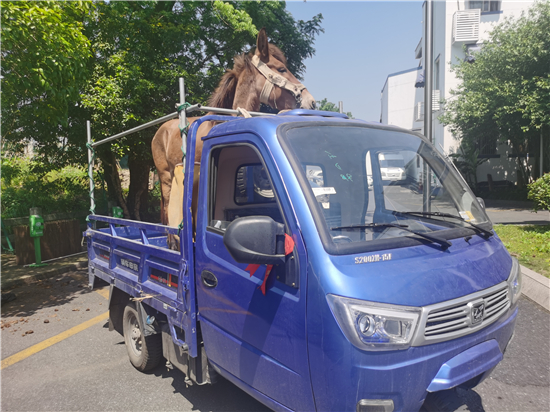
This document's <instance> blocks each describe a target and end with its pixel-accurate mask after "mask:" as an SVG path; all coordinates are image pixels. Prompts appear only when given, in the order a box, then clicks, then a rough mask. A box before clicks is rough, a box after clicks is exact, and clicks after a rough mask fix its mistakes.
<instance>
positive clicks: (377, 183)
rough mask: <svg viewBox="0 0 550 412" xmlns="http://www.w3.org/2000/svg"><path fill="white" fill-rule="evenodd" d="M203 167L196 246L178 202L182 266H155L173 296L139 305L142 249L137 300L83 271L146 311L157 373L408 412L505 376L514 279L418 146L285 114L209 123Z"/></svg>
mask: <svg viewBox="0 0 550 412" xmlns="http://www.w3.org/2000/svg"><path fill="white" fill-rule="evenodd" d="M219 117H221V116H217V117H211V118H212V119H218V118H219ZM197 128H198V125H196V126H193V127H192V128H191V132H190V139H189V142H188V150H187V153H188V156H189V157H190V158H193V147H194V143H193V133H196V129H197ZM202 150H203V155H202V163H201V165H200V187H199V190H198V205H199V207H198V209H197V221H196V234H195V235H194V236H193V233H192V231H191V230H189V228H191V227H192V226H191V224H190V219H191V217H190V206H191V193H190V189H189V188H186V190H187V192H186V194H185V195H184V204H183V205H182V207H183V208H184V213H185V214H186V216H187V217H186V219H187V220H186V223H185V225H187V226H185V225H184V227H183V229H181V232H180V237H181V239H182V244H181V251H180V259H179V260H178V258H177V257H176V252H172V251H168V250H165V245H164V244H163V243H162V241H161V240H159V241H158V243H157V244H158V245H159V246H158V248H160V249H162V253H164V254H165V255H164V257H163V259H164V260H165V261H166V260H168V258H167V257H166V254H170V253H173V254H174V256H173V257H174V260H173V262H174V263H173V265H172V266H171V267H172V268H173V269H171V270H172V271H175V272H177V273H175V274H176V275H177V276H174V278H172V277H171V276H170V277H168V278H167V279H168V282H172V281H173V285H174V286H173V288H174V289H172V290H171V291H169V289H170V286H169V285H168V286H167V285H162V284H160V283H159V284H158V285H157V284H156V283H155V282H154V281H153V283H154V284H155V285H156V286H155V289H154V290H153V289H151V288H150V289H148V288H147V285H146V283H145V282H144V281H143V280H148V281H150V280H151V273H156V274H157V276H158V275H159V273H158V271H159V270H160V268H161V267H160V266H159V265H158V262H159V259H157V258H154V256H153V255H154V254H155V253H157V252H152V251H151V250H150V249H148V248H144V247H143V245H141V246H139V247H138V246H137V243H139V241H138V242H137V243H136V246H135V247H134V250H136V251H137V252H135V256H136V258H135V259H134V260H136V259H137V260H138V261H139V262H141V264H140V265H139V268H136V269H137V274H136V276H137V277H136V278H135V279H133V283H132V282H130V283H129V282H128V281H127V280H125V279H124V278H123V277H122V275H123V274H124V270H125V269H124V268H122V270H119V271H118V272H116V271H113V270H107V269H106V268H105V260H103V261H102V260H101V257H98V256H96V255H94V254H93V253H92V254H91V255H90V267H91V268H94V267H95V268H96V272H95V273H100V274H101V276H102V278H103V279H105V280H108V281H109V282H111V284H114V285H115V286H116V285H130V286H120V289H121V290H123V293H124V296H123V298H122V299H118V300H117V299H114V300H113V302H115V303H117V304H119V305H121V303H120V302H122V303H124V302H125V301H124V299H125V298H126V296H125V295H127V296H128V297H132V296H143V294H149V296H151V297H150V298H147V299H145V300H143V301H142V304H143V306H144V307H145V308H144V309H143V310H144V311H146V312H147V313H148V316H153V315H154V316H156V320H157V324H155V323H154V322H153V323H152V325H150V326H151V328H150V330H149V333H150V334H152V335H154V334H155V333H158V334H163V337H164V336H166V339H163V345H168V346H170V349H169V350H168V349H166V348H165V347H163V353H164V356H165V357H166V358H167V359H168V360H170V361H172V362H173V363H177V362H178V359H180V362H181V364H182V365H183V364H185V362H187V367H185V366H182V367H180V369H182V370H183V371H184V372H185V371H187V373H189V374H190V373H191V372H190V371H191V370H193V371H196V370H198V369H202V370H203V371H205V372H204V374H203V375H204V377H205V378H204V379H203V380H202V381H200V382H199V383H206V382H209V379H207V378H206V376H207V375H208V376H214V374H220V375H222V376H224V377H225V378H226V379H228V380H230V381H231V382H233V383H234V384H236V385H237V386H239V387H240V388H241V389H243V390H245V391H246V392H247V393H249V394H251V395H252V396H254V397H255V398H256V399H258V400H260V401H261V402H263V403H264V404H266V405H267V406H269V407H270V408H272V409H274V410H285V411H287V410H304V411H306V410H307V411H311V410H320V411H328V410H334V411H365V412H368V411H371V412H372V411H414V410H419V409H420V408H421V407H422V405H423V403H424V401H425V399H426V397H427V396H428V395H429V394H434V393H439V392H442V391H446V390H449V389H452V388H456V387H457V386H459V385H462V386H465V387H473V386H475V385H476V384H478V383H479V382H481V381H482V380H483V379H485V378H486V377H487V376H488V374H489V373H490V371H491V370H492V369H493V368H494V367H495V366H496V365H497V364H498V362H499V361H500V360H501V359H502V354H503V353H504V350H505V349H506V346H507V344H508V342H509V341H510V339H511V337H512V334H513V330H514V324H515V320H516V317H517V299H518V297H519V293H520V289H521V278H520V276H521V274H520V272H519V265H518V264H517V261H515V260H514V259H513V258H512V257H511V256H510V254H509V253H508V252H507V250H506V248H505V247H504V246H503V244H502V242H501V241H500V240H499V239H498V237H497V235H496V234H495V233H494V232H493V231H492V226H491V222H490V221H489V219H488V217H487V215H486V213H485V211H484V210H483V207H482V206H481V205H480V204H479V202H478V201H477V200H476V198H475V196H474V195H473V193H472V192H471V190H470V189H469V188H468V186H467V185H466V183H465V182H464V180H463V179H462V178H461V176H460V175H459V174H458V173H457V171H456V170H455V169H454V168H453V166H452V165H451V164H450V163H449V162H448V161H447V160H446V159H445V158H443V157H442V156H441V155H440V154H439V153H438V151H437V150H436V149H435V147H434V146H433V145H432V144H431V143H429V142H428V141H427V140H426V139H425V138H424V137H422V136H421V135H418V134H415V133H413V132H410V131H407V130H403V129H399V128H395V127H390V126H384V125H380V124H375V123H367V122H363V121H359V120H349V119H347V118H346V116H344V115H339V114H328V113H326V112H313V111H305V110H294V111H290V112H287V113H284V114H279V115H277V116H272V117H259V118H252V119H235V118H233V119H232V120H231V121H226V122H223V123H221V124H219V125H218V126H215V127H214V128H213V129H212V130H211V132H210V133H209V134H208V136H206V137H204V138H203V149H202ZM389 162H399V164H400V165H402V166H399V168H402V169H403V173H402V174H401V176H404V175H409V176H410V178H411V179H414V180H416V186H414V187H416V188H418V187H419V186H421V181H420V179H422V176H426V175H428V176H429V179H431V180H437V182H438V185H439V186H438V187H441V188H442V190H438V191H436V192H430V193H429V195H427V193H424V192H423V191H422V190H418V189H415V190H413V189H411V187H412V186H402V185H397V186H393V185H390V186H388V185H387V184H386V179H385V177H384V175H383V173H386V177H387V174H388V173H389V170H390V169H391V167H393V166H391V165H390V163H389ZM392 164H393V163H392ZM405 166H406V168H407V173H405ZM409 170H410V173H409ZM192 174H193V167H192V165H187V169H186V181H187V180H188V179H191V180H188V181H192V176H193V175H192ZM399 179H401V177H400V178H399ZM113 230H115V233H118V232H120V230H119V231H118V232H117V229H116V228H113ZM159 230H160V229H159ZM96 233H97V231H94V230H92V229H90V232H89V235H88V236H89V242H90V243H89V246H90V249H91V250H92V251H93V250H94V238H95V236H96ZM103 233H105V231H104V232H103ZM96 243H97V242H96ZM142 243H144V242H142ZM105 247H106V244H105V242H104V249H99V250H105ZM124 247H125V248H126V249H131V248H132V245H131V244H130V243H125V246H124ZM110 253H111V256H112V255H113V254H116V252H114V250H111V252H110ZM125 253H130V252H129V251H128V250H125ZM145 255H146V256H145ZM170 256H172V255H170ZM138 258H139V259H138ZM140 259H141V260H140ZM148 261H149V262H151V263H150V264H147V262H148ZM155 262H156V263H155ZM178 262H179V263H178ZM101 265H103V266H101ZM112 265H114V264H112ZM178 265H179V266H178ZM116 266H117V267H119V265H118V264H117V265H116ZM168 266H170V265H168V264H166V265H164V267H165V268H167V267H168ZM155 268H156V272H154V271H153V269H155ZM91 270H92V269H91ZM166 270H167V269H166ZM161 272H162V271H161ZM172 274H173V273H172ZM91 276H92V275H91ZM94 276H97V274H95V275H94ZM157 283H158V282H157ZM170 284H172V283H170ZM163 291H165V292H166V293H164V294H163V293H162V292H163ZM153 292H155V293H156V294H160V297H158V296H157V297H155V296H153ZM168 292H172V294H170V295H169V294H168ZM166 296H169V298H166ZM156 301H159V302H160V303H159V302H156ZM113 316H116V315H113ZM143 319H145V318H143ZM193 322H194V323H193ZM143 323H146V321H145V320H144V321H143ZM163 325H166V326H163ZM178 330H179V332H178ZM185 356H187V357H188V359H191V358H192V359H200V360H201V362H200V364H199V363H196V362H195V363H192V365H191V364H190V363H189V362H188V361H184V360H181V359H183V358H184V357H185ZM189 365H191V366H189ZM194 373H195V372H193V374H194ZM193 376H195V375H193ZM201 376H202V375H201Z"/></svg>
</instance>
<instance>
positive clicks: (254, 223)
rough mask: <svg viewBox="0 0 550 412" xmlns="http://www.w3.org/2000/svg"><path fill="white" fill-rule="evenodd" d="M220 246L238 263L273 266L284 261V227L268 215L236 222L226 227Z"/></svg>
mask: <svg viewBox="0 0 550 412" xmlns="http://www.w3.org/2000/svg"><path fill="white" fill-rule="evenodd" d="M223 243H224V245H225V247H226V248H227V250H228V251H229V254H230V255H231V257H233V259H235V260H236V261H237V262H239V263H254V264H260V265H276V264H279V263H284V262H285V254H284V250H285V246H284V245H285V226H284V225H283V224H282V223H277V222H275V221H274V220H273V219H271V218H270V217H268V216H248V217H241V218H238V219H235V220H234V221H233V222H231V224H230V225H229V226H228V227H227V229H226V231H225V234H224V236H223Z"/></svg>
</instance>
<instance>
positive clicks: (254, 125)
mask: <svg viewBox="0 0 550 412" xmlns="http://www.w3.org/2000/svg"><path fill="white" fill-rule="evenodd" d="M224 117H225V116H224ZM227 120H228V121H227V122H223V123H221V124H218V125H216V126H215V127H213V128H212V130H211V131H210V132H209V133H208V135H207V136H205V137H203V140H206V139H211V138H215V137H219V136H224V135H228V134H234V133H244V132H252V133H256V134H259V135H263V136H266V135H270V134H275V131H276V129H277V127H278V126H279V125H281V124H284V123H296V122H302V123H303V122H312V123H313V122H315V123H319V122H323V123H339V124H342V123H343V122H345V123H348V122H349V124H350V125H351V124H360V125H367V124H368V125H370V126H374V127H376V126H381V127H387V125H382V124H380V123H376V122H366V121H364V120H358V119H349V117H348V116H347V115H345V114H343V113H337V112H326V111H321V110H306V109H294V110H289V111H286V112H283V113H279V114H277V115H275V116H270V115H266V116H258V117H252V118H244V117H237V118H235V117H229V116H228V119H227Z"/></svg>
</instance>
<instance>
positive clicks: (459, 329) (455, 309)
mask: <svg viewBox="0 0 550 412" xmlns="http://www.w3.org/2000/svg"><path fill="white" fill-rule="evenodd" d="M508 308H510V297H509V289H508V284H507V283H506V282H503V283H501V284H499V285H496V286H494V287H492V288H490V289H487V290H485V291H482V292H478V293H474V294H472V295H469V296H465V297H463V298H459V299H455V300H453V301H449V302H444V303H439V304H435V305H431V306H427V307H425V308H424V310H423V315H422V319H421V323H420V330H419V333H418V334H417V336H416V339H415V342H414V343H413V345H414V346H419V345H427V344H430V343H436V342H442V341H445V340H449V339H455V338H457V337H460V336H463V335H467V334H469V333H473V332H475V331H477V330H479V329H482V328H484V327H486V326H488V325H489V324H491V323H493V322H494V321H496V320H497V319H498V318H499V317H500V316H501V315H502V314H504V313H505V312H506V311H507V310H508ZM481 313H483V315H481Z"/></svg>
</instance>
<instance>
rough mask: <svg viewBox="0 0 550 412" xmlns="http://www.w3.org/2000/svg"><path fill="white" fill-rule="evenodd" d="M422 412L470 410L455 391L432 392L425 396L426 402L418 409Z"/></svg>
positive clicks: (466, 411)
mask: <svg viewBox="0 0 550 412" xmlns="http://www.w3.org/2000/svg"><path fill="white" fill-rule="evenodd" d="M420 411H422V412H469V411H470V408H469V407H468V405H467V404H466V402H465V401H463V400H462V399H461V398H460V397H459V396H458V393H457V391H456V389H448V390H446V391H439V392H432V393H429V394H428V396H426V400H425V401H424V404H423V405H422V408H421V409H420Z"/></svg>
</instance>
